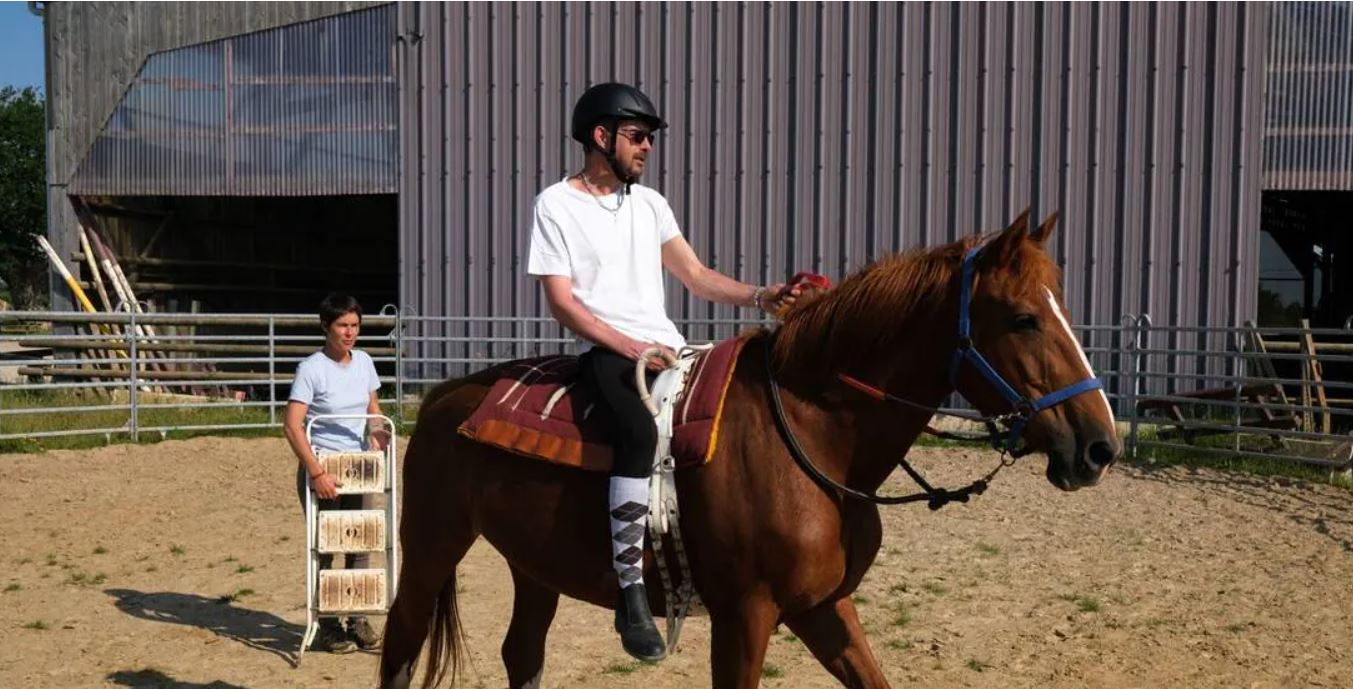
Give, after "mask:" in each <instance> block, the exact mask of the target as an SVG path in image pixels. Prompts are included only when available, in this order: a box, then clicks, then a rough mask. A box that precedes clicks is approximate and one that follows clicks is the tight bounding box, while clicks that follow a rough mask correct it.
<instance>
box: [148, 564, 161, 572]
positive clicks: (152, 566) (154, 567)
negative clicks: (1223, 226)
mask: <svg viewBox="0 0 1353 689" xmlns="http://www.w3.org/2000/svg"><path fill="white" fill-rule="evenodd" d="M158 569H159V567H156V566H155V565H149V566H147V567H146V571H147V572H154V571H156V570H158Z"/></svg>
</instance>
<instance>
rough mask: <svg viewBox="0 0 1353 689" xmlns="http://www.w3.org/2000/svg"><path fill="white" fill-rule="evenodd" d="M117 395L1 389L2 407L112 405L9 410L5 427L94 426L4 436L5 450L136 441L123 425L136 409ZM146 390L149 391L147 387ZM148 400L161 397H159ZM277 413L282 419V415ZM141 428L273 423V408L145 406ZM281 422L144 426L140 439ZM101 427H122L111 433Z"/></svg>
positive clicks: (227, 432)
mask: <svg viewBox="0 0 1353 689" xmlns="http://www.w3.org/2000/svg"><path fill="white" fill-rule="evenodd" d="M120 392H121V395H117V394H114V395H112V396H109V395H102V394H96V393H94V392H93V391H92V390H78V391H77V390H7V391H0V408H4V409H53V410H57V409H60V408H62V407H93V406H107V407H108V409H106V410H104V409H100V410H94V411H80V412H69V413H51V414H18V415H13V416H6V417H5V419H4V424H3V427H2V428H0V432H3V433H5V434H11V433H45V432H51V431H78V430H88V431H91V433H89V434H87V435H71V436H58V437H42V438H17V439H14V440H0V453H7V452H25V453H27V452H44V451H46V450H58V449H61V450H79V449H87V448H91V447H102V446H104V445H106V444H108V443H109V441H112V442H116V443H129V442H132V440H131V434H130V433H129V432H128V431H126V430H123V429H125V428H126V427H128V426H129V424H130V423H131V412H130V410H128V409H125V408H119V407H125V406H126V400H127V397H126V391H125V390H123V391H120ZM143 394H144V393H143ZM146 403H147V404H157V403H161V402H158V401H155V400H153V398H151V400H150V401H147V402H146ZM277 418H278V420H279V422H280V419H281V415H280V414H278V415H277ZM137 423H138V425H139V426H140V427H141V428H156V427H169V426H238V425H246V424H267V423H268V410H267V409H266V408H260V407H240V406H238V405H237V404H235V403H233V402H230V401H222V402H221V403H220V404H219V405H213V406H209V407H202V408H196V409H156V408H153V407H152V408H142V409H140V410H139V411H138V414H137ZM280 427H281V426H280V425H279V426H278V427H276V428H241V429H222V430H213V431H168V432H167V433H165V434H164V435H163V436H162V435H161V434H160V433H159V432H157V431H142V432H141V433H140V435H139V436H138V439H137V441H138V442H140V443H155V442H159V441H160V440H162V439H165V440H179V439H184V438H192V437H196V436H203V435H213V436H232V437H264V436H273V435H277V432H278V429H279V428H280ZM99 429H118V430H117V431H116V432H112V433H106V432H103V431H100V430H99Z"/></svg>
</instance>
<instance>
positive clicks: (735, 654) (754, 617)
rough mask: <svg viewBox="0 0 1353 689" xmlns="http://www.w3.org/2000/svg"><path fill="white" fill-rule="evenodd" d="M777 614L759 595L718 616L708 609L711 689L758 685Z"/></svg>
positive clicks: (734, 688) (741, 688) (730, 688)
mask: <svg viewBox="0 0 1353 689" xmlns="http://www.w3.org/2000/svg"><path fill="white" fill-rule="evenodd" d="M778 614H779V613H778V611H777V610H776V608H775V605H774V604H773V603H771V602H770V601H769V600H767V599H765V598H763V597H759V596H758V597H754V598H748V599H747V600H745V601H742V602H740V603H738V604H736V606H735V607H732V608H730V609H727V610H721V611H719V613H716V612H715V611H714V610H712V609H711V610H710V613H709V615H710V626H711V627H712V630H711V634H710V674H711V676H712V679H713V686H714V689H752V688H753V687H756V686H757V684H759V683H760V682H761V664H762V662H764V661H765V659H766V645H767V644H768V643H770V633H771V631H773V630H774V629H775V619H776V616H777V615H778Z"/></svg>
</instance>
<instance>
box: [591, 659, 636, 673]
mask: <svg viewBox="0 0 1353 689" xmlns="http://www.w3.org/2000/svg"><path fill="white" fill-rule="evenodd" d="M643 666H644V663H642V662H640V661H637V660H632V661H630V662H628V663H618V662H617V663H610V664H608V665H607V666H606V667H604V668H602V669H601V671H602V673H603V674H607V675H628V674H631V673H633V672H635V671H636V670H638V669H639V668H641V667H643Z"/></svg>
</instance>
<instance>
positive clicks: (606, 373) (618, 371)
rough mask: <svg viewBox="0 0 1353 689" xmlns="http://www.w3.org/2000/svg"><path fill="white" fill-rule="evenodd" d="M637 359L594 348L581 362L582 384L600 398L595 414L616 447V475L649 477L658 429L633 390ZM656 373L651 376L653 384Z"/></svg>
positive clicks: (584, 355) (602, 348)
mask: <svg viewBox="0 0 1353 689" xmlns="http://www.w3.org/2000/svg"><path fill="white" fill-rule="evenodd" d="M634 366H635V363H634V360H633V359H630V358H628V357H624V356H621V355H619V354H616V353H615V352H613V351H611V350H609V349H606V348H604V347H593V348H592V349H589V350H588V351H587V352H586V353H584V354H583V355H582V356H581V357H579V359H578V368H579V370H580V372H581V373H582V379H583V381H584V382H585V383H586V384H587V385H588V386H590V387H591V388H592V390H593V392H594V393H596V395H597V398H598V399H597V406H596V408H595V409H593V410H592V413H593V414H600V415H601V419H600V421H601V422H602V425H603V426H604V427H605V428H606V429H607V431H608V432H609V433H610V438H611V445H612V447H614V448H615V466H614V467H613V468H612V469H611V475H613V476H628V477H631V478H647V477H648V476H649V475H650V474H652V473H653V455H654V453H655V452H656V451H657V449H658V427H657V425H656V424H655V423H654V421H653V415H652V414H650V413H648V408H647V407H645V406H644V403H643V402H642V401H640V400H639V391H638V390H636V389H635V388H634ZM655 377H656V374H654V373H652V372H651V371H650V372H649V373H648V382H649V383H650V384H651V383H652V382H653V379H654V378H655Z"/></svg>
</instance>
